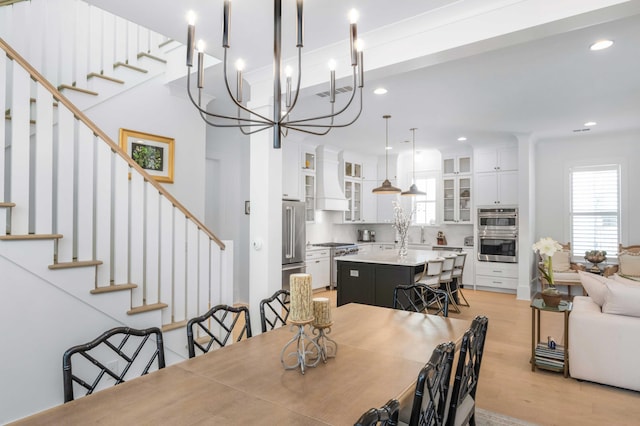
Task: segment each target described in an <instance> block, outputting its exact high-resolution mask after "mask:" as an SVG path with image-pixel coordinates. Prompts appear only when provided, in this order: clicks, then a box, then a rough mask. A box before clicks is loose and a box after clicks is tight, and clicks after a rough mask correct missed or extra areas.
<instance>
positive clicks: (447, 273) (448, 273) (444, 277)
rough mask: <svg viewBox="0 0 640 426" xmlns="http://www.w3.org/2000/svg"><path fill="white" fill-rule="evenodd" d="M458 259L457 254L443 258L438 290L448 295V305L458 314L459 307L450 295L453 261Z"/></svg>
mask: <svg viewBox="0 0 640 426" xmlns="http://www.w3.org/2000/svg"><path fill="white" fill-rule="evenodd" d="M457 257H458V255H457V254H455V253H451V254H447V255H445V257H444V262H443V263H442V273H441V274H440V288H441V289H442V290H444V291H446V292H447V294H448V295H449V303H450V304H451V307H452V309H453V310H454V311H456V312H457V313H460V307H459V306H458V304H457V303H456V301H455V300H454V299H453V294H452V293H451V283H452V282H453V265H454V264H455V260H456V258H457Z"/></svg>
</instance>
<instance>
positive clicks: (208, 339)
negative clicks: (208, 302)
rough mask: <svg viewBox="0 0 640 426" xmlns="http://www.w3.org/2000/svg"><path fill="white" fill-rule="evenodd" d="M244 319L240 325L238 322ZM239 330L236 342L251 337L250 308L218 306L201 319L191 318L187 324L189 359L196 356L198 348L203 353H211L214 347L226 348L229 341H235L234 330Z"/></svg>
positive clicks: (200, 317) (201, 316)
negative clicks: (196, 332)
mask: <svg viewBox="0 0 640 426" xmlns="http://www.w3.org/2000/svg"><path fill="white" fill-rule="evenodd" d="M240 319H242V320H243V321H244V324H243V323H242V322H241V323H240V324H238V320H240ZM236 326H238V327H240V328H239V333H240V334H239V335H238V338H237V339H236V342H239V341H240V340H242V339H243V338H244V337H246V338H249V337H251V322H250V319H249V308H247V307H246V306H238V307H235V306H229V305H216V306H214V307H213V308H211V309H209V311H208V312H207V313H206V314H204V315H200V316H199V317H195V318H191V319H190V320H189V322H188V323H187V347H188V349H189V358H193V357H195V356H196V348H198V349H200V351H202V352H203V353H207V352H209V350H211V348H213V347H214V345H215V346H216V349H217V348H221V347H224V346H225V345H226V344H227V343H228V342H229V339H230V338H231V339H233V330H234V328H236ZM194 329H195V330H199V331H201V332H202V336H201V337H196V336H195V335H194Z"/></svg>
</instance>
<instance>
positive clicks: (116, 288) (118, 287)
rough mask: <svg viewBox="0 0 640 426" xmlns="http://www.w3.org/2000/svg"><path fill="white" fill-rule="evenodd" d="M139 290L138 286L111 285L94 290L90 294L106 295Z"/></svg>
mask: <svg viewBox="0 0 640 426" xmlns="http://www.w3.org/2000/svg"><path fill="white" fill-rule="evenodd" d="M134 288H138V285H137V284H111V285H107V286H103V287H98V288H94V289H93V290H91V291H90V292H89V293H91V294H104V293H113V292H114V291H124V290H131V289H134Z"/></svg>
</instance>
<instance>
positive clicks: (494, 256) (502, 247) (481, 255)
mask: <svg viewBox="0 0 640 426" xmlns="http://www.w3.org/2000/svg"><path fill="white" fill-rule="evenodd" d="M478 260H480V261H483V262H505V263H517V262H518V233H517V232H505V233H500V232H490V233H483V232H480V233H478Z"/></svg>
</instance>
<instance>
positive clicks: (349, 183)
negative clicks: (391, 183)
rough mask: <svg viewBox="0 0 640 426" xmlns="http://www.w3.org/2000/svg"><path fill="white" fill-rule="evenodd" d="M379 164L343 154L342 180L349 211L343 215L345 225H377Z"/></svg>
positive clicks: (354, 155)
mask: <svg viewBox="0 0 640 426" xmlns="http://www.w3.org/2000/svg"><path fill="white" fill-rule="evenodd" d="M376 168H377V163H376V161H375V160H373V159H369V158H368V157H362V155H360V154H354V153H349V152H343V153H342V168H341V176H340V177H341V179H342V182H343V189H344V195H345V197H346V198H347V200H348V202H349V211H345V212H344V215H343V221H344V223H376V222H377V221H378V220H377V211H376V209H377V199H376V195H375V194H373V193H372V192H371V191H372V190H373V188H375V187H376V186H377V185H376V182H375V177H376Z"/></svg>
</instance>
